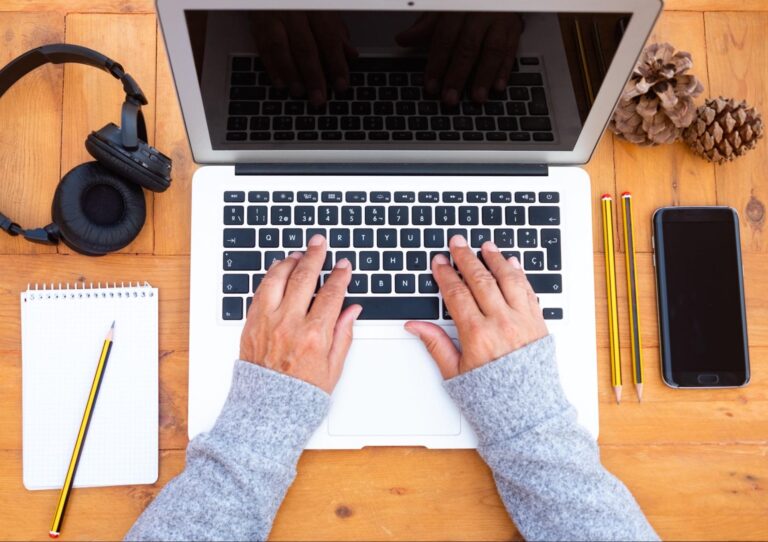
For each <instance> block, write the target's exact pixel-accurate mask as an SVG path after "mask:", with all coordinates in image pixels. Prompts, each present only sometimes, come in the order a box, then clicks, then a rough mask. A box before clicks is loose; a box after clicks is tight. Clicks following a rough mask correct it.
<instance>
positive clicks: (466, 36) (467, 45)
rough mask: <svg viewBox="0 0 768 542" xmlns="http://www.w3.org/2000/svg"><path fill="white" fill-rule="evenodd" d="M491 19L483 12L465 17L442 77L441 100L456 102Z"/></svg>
mask: <svg viewBox="0 0 768 542" xmlns="http://www.w3.org/2000/svg"><path fill="white" fill-rule="evenodd" d="M490 22H491V19H489V17H488V15H485V14H475V15H472V16H470V17H467V18H466V19H465V21H464V26H463V27H462V29H461V35H460V36H459V39H458V40H457V41H456V46H455V47H454V50H453V58H452V60H451V64H450V66H449V67H448V70H447V71H446V73H445V78H444V79H443V101H444V102H446V103H449V104H453V103H456V102H458V100H459V97H460V95H461V91H462V90H463V89H464V86H465V85H466V84H467V78H468V77H469V74H470V72H471V71H472V68H473V67H474V66H475V63H476V62H477V59H478V56H479V55H480V50H481V48H482V45H483V40H484V38H485V33H486V29H487V27H488V25H489V24H490Z"/></svg>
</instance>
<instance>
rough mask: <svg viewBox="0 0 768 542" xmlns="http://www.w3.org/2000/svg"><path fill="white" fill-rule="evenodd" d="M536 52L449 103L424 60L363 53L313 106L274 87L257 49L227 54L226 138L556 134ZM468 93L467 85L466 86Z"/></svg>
mask: <svg viewBox="0 0 768 542" xmlns="http://www.w3.org/2000/svg"><path fill="white" fill-rule="evenodd" d="M541 67H542V66H541V60H540V59H539V58H538V57H523V58H520V59H518V60H517V62H516V63H515V66H514V68H513V72H512V73H511V74H510V78H509V86H508V87H507V88H506V89H505V90H504V91H502V92H498V91H492V92H491V93H490V95H489V98H488V101H487V102H486V103H484V104H482V105H481V104H477V103H474V102H471V101H463V102H461V103H460V104H458V105H456V106H452V107H449V106H446V105H445V104H442V103H441V102H440V100H438V99H436V97H433V96H427V95H426V94H425V92H424V89H423V87H424V60H420V59H408V58H398V59H387V58H361V59H358V60H356V61H355V62H354V64H353V66H352V70H353V71H351V73H350V87H349V89H348V90H346V91H345V92H335V91H331V90H329V91H328V96H329V101H328V103H326V104H325V105H323V106H321V107H313V106H312V105H311V104H309V103H308V102H307V101H306V100H305V99H293V98H290V97H289V95H288V91H287V90H286V89H278V88H274V87H272V86H271V84H270V80H269V75H268V74H267V73H266V72H265V71H264V69H263V66H262V63H261V61H260V60H259V59H258V58H256V57H248V56H236V57H233V58H232V64H231V71H230V88H229V99H230V102H229V109H228V111H229V116H228V118H227V130H226V140H227V141H229V142H231V143H236V142H238V141H242V142H246V141H261V142H280V141H304V142H312V141H326V142H328V141H341V140H344V141H369V142H370V141H396V142H403V141H414V142H429V141H485V142H489V141H490V142H504V141H513V142H522V143H524V142H526V141H536V142H549V141H554V140H555V137H554V133H553V130H552V122H551V119H550V117H549V108H548V107H547V98H546V92H545V86H544V79H543V76H542V73H543V72H542V70H541ZM465 94H466V93H465Z"/></svg>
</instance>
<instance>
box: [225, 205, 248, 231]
mask: <svg viewBox="0 0 768 542" xmlns="http://www.w3.org/2000/svg"><path fill="white" fill-rule="evenodd" d="M224 224H226V225H227V226H242V224H243V206H242V205H225V206H224Z"/></svg>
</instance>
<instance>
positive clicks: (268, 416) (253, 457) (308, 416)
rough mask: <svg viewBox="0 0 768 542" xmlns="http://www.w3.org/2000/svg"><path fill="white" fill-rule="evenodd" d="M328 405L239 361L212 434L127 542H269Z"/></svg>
mask: <svg viewBox="0 0 768 542" xmlns="http://www.w3.org/2000/svg"><path fill="white" fill-rule="evenodd" d="M328 404H329V397H328V395H327V394H326V393H324V392H323V391H321V390H320V389H319V388H316V387H314V386H312V385H310V384H307V383H305V382H302V381H300V380H297V379H295V378H291V377H288V376H285V375H282V374H278V373H276V372H273V371H270V370H268V369H264V368H262V367H258V366H256V365H253V364H250V363H246V362H242V361H238V362H237V363H236V366H235V371H234V375H233V380H232V388H231V389H230V393H229V397H228V398H227V402H226V404H225V405H224V408H223V409H222V412H221V414H220V415H219V418H218V420H217V421H216V424H215V425H214V427H213V429H212V430H211V431H210V432H209V433H204V434H202V435H200V436H198V437H196V438H195V439H193V440H192V441H191V442H190V443H189V446H188V448H187V464H186V468H185V469H184V471H183V472H182V473H181V474H180V475H179V476H177V477H176V478H174V479H173V480H171V481H170V482H169V483H168V484H167V485H166V486H165V488H163V490H162V491H161V492H160V494H159V495H158V496H157V498H156V499H155V500H154V501H153V502H152V503H151V504H150V505H149V506H148V507H147V509H146V510H145V511H144V513H143V514H142V515H141V516H140V517H139V519H138V520H137V521H136V523H135V524H134V526H133V527H132V528H131V530H130V531H129V532H128V534H127V535H126V537H125V538H126V540H264V539H266V537H267V536H268V535H269V531H270V529H271V527H272V522H273V520H274V517H275V514H276V513H277V509H278V508H279V507H280V504H281V502H282V500H283V497H284V496H285V493H286V491H287V490H288V487H289V486H290V484H291V483H292V482H293V479H294V477H295V475H296V470H295V467H296V462H297V461H298V458H299V456H300V454H301V451H302V449H303V447H304V444H305V443H306V441H307V439H308V438H309V437H310V435H311V434H312V432H313V431H314V430H315V428H316V427H317V426H318V425H319V423H320V422H321V420H322V419H323V417H324V416H325V414H326V412H327V410H328Z"/></svg>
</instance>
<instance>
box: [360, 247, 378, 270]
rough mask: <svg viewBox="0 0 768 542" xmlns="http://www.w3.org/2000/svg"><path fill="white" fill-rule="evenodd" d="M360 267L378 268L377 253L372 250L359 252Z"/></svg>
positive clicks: (367, 268) (364, 268)
mask: <svg viewBox="0 0 768 542" xmlns="http://www.w3.org/2000/svg"><path fill="white" fill-rule="evenodd" d="M360 269H361V270H362V271H378V270H379V253H378V252H373V251H367V250H365V251H363V252H361V253H360Z"/></svg>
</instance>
